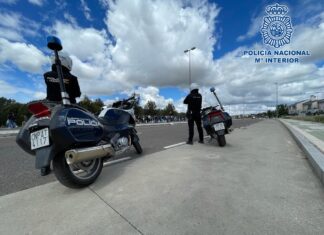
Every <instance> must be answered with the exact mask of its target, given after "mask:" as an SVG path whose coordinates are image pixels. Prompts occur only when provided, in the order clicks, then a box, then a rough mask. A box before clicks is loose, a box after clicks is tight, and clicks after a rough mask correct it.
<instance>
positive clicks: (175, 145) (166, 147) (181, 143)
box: [163, 135, 209, 149]
mask: <svg viewBox="0 0 324 235" xmlns="http://www.w3.org/2000/svg"><path fill="white" fill-rule="evenodd" d="M208 137H209V136H208V135H206V136H204V139H206V138H208ZM185 143H186V142H180V143H177V144H172V145H168V146H165V147H163V148H164V149H169V148H174V147H178V146H180V145H184V144H185Z"/></svg>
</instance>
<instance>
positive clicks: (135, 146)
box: [133, 141, 143, 154]
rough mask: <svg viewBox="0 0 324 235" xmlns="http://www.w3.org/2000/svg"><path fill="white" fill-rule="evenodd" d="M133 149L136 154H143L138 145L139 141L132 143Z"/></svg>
mask: <svg viewBox="0 0 324 235" xmlns="http://www.w3.org/2000/svg"><path fill="white" fill-rule="evenodd" d="M133 145H134V148H135V150H136V152H137V153H138V154H141V153H142V152H143V149H142V146H141V145H140V143H139V141H135V142H133Z"/></svg>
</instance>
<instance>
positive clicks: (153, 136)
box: [0, 119, 259, 196]
mask: <svg viewBox="0 0 324 235" xmlns="http://www.w3.org/2000/svg"><path fill="white" fill-rule="evenodd" d="M258 121H259V120H257V119H244V120H234V121H233V126H232V127H233V128H234V129H235V128H241V127H245V126H248V125H251V124H253V123H256V122H258ZM137 131H138V134H139V137H140V140H141V145H142V148H143V155H147V154H151V153H154V152H158V151H162V150H164V149H165V147H168V146H170V145H174V144H178V143H181V142H184V141H186V139H187V136H188V127H187V124H174V125H158V126H140V127H138V128H137ZM195 140H197V130H196V129H195V137H194V141H195ZM215 144H216V143H215ZM126 156H127V157H131V158H134V157H138V155H137V154H136V153H135V150H133V149H132V150H131V151H130V152H127V153H125V154H123V156H119V157H118V158H122V157H126ZM34 165H35V162H34V157H33V156H31V155H28V154H27V153H25V152H23V151H22V150H21V149H20V148H19V147H18V146H17V144H16V142H15V137H14V136H11V137H0V196H2V195H6V194H9V193H13V192H17V191H21V190H24V189H28V188H32V187H35V186H38V185H42V184H45V183H48V182H51V181H54V180H56V179H55V176H54V174H50V175H48V176H46V177H41V176H40V172H39V170H36V169H35V167H34Z"/></svg>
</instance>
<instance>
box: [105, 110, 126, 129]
mask: <svg viewBox="0 0 324 235" xmlns="http://www.w3.org/2000/svg"><path fill="white" fill-rule="evenodd" d="M103 119H104V120H105V123H107V124H108V125H109V126H120V125H128V123H129V119H130V114H129V113H128V112H126V111H124V110H121V109H109V110H107V112H106V113H105V115H104V117H103Z"/></svg>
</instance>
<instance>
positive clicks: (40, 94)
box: [33, 91, 46, 100]
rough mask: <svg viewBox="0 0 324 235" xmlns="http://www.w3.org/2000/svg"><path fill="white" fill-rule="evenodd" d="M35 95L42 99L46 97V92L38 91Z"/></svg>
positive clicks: (36, 97)
mask: <svg viewBox="0 0 324 235" xmlns="http://www.w3.org/2000/svg"><path fill="white" fill-rule="evenodd" d="M33 97H34V98H35V99H37V100H42V99H45V98H46V93H45V92H42V91H36V92H35V93H34V96H33Z"/></svg>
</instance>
